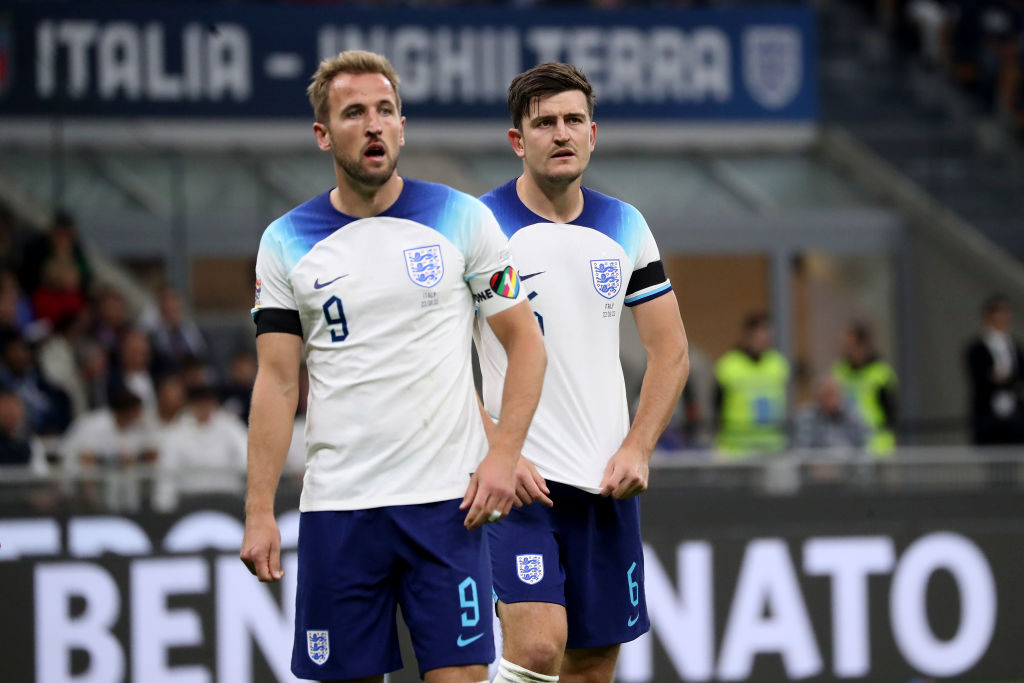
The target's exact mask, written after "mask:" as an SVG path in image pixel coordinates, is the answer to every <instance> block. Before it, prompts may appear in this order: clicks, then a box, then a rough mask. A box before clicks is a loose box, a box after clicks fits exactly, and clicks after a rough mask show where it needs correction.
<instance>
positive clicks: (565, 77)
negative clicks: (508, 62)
mask: <svg viewBox="0 0 1024 683" xmlns="http://www.w3.org/2000/svg"><path fill="white" fill-rule="evenodd" d="M567 90H579V91H580V92H582V93H583V94H584V96H586V98H587V116H589V117H590V118H591V119H593V118H594V99H595V98H594V88H593V87H592V86H591V85H590V81H588V80H587V77H586V76H584V75H583V72H582V71H580V70H579V69H577V68H576V67H574V66H573V65H571V64H563V63H561V62H545V63H544V64H538V65H537V66H535V67H533V68H532V69H527V70H526V71H524V72H523V73H521V74H519V75H518V76H516V77H515V78H513V79H512V83H511V84H509V86H508V113H509V114H510V115H511V116H512V125H513V126H515V127H516V128H518V129H519V130H522V129H523V116H525V115H526V114H527V112H528V111H529V110H530V107H532V106H533V103H534V102H536V101H537V100H539V99H541V98H543V97H550V96H551V95H557V94H558V93H561V92H565V91H567Z"/></svg>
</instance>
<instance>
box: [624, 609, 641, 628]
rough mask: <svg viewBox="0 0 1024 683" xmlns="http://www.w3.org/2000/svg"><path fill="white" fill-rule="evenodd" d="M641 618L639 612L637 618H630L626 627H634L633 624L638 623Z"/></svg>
mask: <svg viewBox="0 0 1024 683" xmlns="http://www.w3.org/2000/svg"><path fill="white" fill-rule="evenodd" d="M639 618H640V614H639V612H638V613H637V615H636V616H635V617H630V618H629V619H628V620H627V621H626V626H632V625H633V624H635V623H636V621H637V619H639Z"/></svg>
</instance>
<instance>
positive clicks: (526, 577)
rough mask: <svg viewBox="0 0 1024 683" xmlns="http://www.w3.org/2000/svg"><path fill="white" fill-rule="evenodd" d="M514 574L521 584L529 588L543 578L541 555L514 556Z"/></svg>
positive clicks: (542, 559)
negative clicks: (528, 585) (517, 576)
mask: <svg viewBox="0 0 1024 683" xmlns="http://www.w3.org/2000/svg"><path fill="white" fill-rule="evenodd" d="M516 574H518V575H519V580H520V581H522V582H523V583H528V584H530V585H531V586H532V585H533V584H535V583H540V580H541V579H543V578H544V556H543V555H516Z"/></svg>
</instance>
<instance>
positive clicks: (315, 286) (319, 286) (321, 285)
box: [313, 273, 348, 289]
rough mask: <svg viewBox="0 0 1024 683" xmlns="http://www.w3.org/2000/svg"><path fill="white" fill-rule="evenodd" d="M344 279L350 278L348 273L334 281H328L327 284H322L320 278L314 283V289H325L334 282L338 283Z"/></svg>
mask: <svg viewBox="0 0 1024 683" xmlns="http://www.w3.org/2000/svg"><path fill="white" fill-rule="evenodd" d="M343 277H348V273H345V274H344V275H339V276H338V277H336V278H334V279H333V280H328V281H327V282H320V278H317V279H316V280H314V281H313V289H323V288H324V287H326V286H327V285H329V284H331V283H332V282H337V281H338V280H340V279H341V278H343Z"/></svg>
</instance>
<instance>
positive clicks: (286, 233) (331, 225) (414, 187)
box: [267, 178, 484, 271]
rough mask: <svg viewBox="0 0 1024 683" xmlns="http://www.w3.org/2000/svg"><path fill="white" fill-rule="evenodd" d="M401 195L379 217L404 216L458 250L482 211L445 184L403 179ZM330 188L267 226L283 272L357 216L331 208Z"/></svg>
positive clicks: (477, 205) (467, 196)
mask: <svg viewBox="0 0 1024 683" xmlns="http://www.w3.org/2000/svg"><path fill="white" fill-rule="evenodd" d="M404 181H405V184H404V186H403V187H402V194H400V195H399V196H398V199H397V200H395V203H394V204H392V205H391V206H390V207H388V208H387V209H386V210H385V211H383V212H382V213H381V214H379V215H380V216H389V217H392V218H405V219H408V220H411V221H416V222H417V223H422V224H423V225H426V226H427V227H430V228H433V229H434V230H437V231H438V232H440V233H441V234H442V235H444V236H445V237H447V238H448V239H449V240H451V242H452V243H454V244H455V245H456V246H457V247H458V248H459V249H460V250H464V247H465V244H466V241H467V240H466V237H467V235H468V233H467V232H466V229H467V228H468V227H470V226H473V225H476V223H477V221H476V220H474V219H476V218H477V217H478V214H479V212H480V211H483V210H484V207H483V206H481V204H480V202H479V201H478V200H477V199H475V198H473V197H471V196H470V195H468V194H465V193H463V192H458V191H457V190H453V189H452V188H450V187H448V186H446V185H438V184H436V183H428V182H424V181H422V180H413V179H410V178H404ZM330 194H331V193H330V191H328V192H324V193H323V194H321V195H318V196H316V197H314V198H313V199H310V200H309V201H308V202H305V203H304V204H300V205H299V206H297V207H295V208H294V209H292V210H291V211H289V212H288V213H286V214H285V215H283V216H281V217H280V218H278V219H277V220H275V221H274V222H273V223H271V224H270V226H269V227H268V228H267V232H269V233H270V236H271V237H272V238H273V239H274V243H275V244H276V245H277V247H278V248H279V249H280V256H281V260H282V262H283V264H284V266H285V269H286V271H291V269H292V268H294V267H295V264H296V263H298V262H299V260H300V259H301V258H302V257H303V256H305V255H306V254H307V253H309V250H310V249H312V248H313V246H314V245H315V244H316V243H317V242H320V241H321V240H323V239H324V238H326V237H329V236H330V235H331V234H332V233H334V232H335V231H336V230H338V229H339V228H343V227H345V226H346V225H348V224H349V223H353V222H355V221H357V220H363V219H360V218H353V217H352V216H348V215H346V214H343V213H342V212H340V211H338V210H337V209H335V208H334V206H333V205H332V204H331V200H330Z"/></svg>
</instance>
